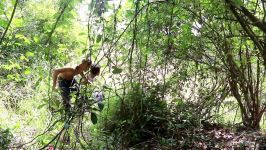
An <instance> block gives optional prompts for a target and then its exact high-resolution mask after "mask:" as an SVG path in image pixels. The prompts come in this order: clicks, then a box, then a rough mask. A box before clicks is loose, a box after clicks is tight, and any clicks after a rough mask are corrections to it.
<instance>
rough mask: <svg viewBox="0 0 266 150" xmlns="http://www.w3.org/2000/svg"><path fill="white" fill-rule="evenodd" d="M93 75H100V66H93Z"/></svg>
mask: <svg viewBox="0 0 266 150" xmlns="http://www.w3.org/2000/svg"><path fill="white" fill-rule="evenodd" d="M90 72H91V74H92V75H94V76H98V75H99V74H100V66H99V65H97V64H93V65H91V71H90Z"/></svg>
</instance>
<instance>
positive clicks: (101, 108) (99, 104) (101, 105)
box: [98, 103, 104, 111]
mask: <svg viewBox="0 0 266 150" xmlns="http://www.w3.org/2000/svg"><path fill="white" fill-rule="evenodd" d="M98 107H99V109H100V111H102V110H103V108H104V104H103V103H98Z"/></svg>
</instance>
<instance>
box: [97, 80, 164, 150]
mask: <svg viewBox="0 0 266 150" xmlns="http://www.w3.org/2000/svg"><path fill="white" fill-rule="evenodd" d="M159 91H160V87H159V86H156V87H151V88H149V90H146V91H145V92H144V91H143V90H142V88H141V86H140V85H139V84H135V85H134V87H133V88H132V89H130V90H129V91H128V92H127V94H126V95H125V96H124V99H117V98H116V99H113V100H111V101H110V107H109V110H108V109H105V110H104V112H103V118H104V120H103V121H102V124H101V125H99V127H100V128H102V129H103V131H104V133H106V134H107V135H108V136H112V139H113V141H114V142H115V143H112V144H111V145H113V144H118V145H122V146H124V147H131V146H133V145H135V144H137V143H140V142H143V141H145V140H149V139H150V138H152V137H154V136H163V135H164V134H165V133H166V130H167V126H168V123H167V116H168V115H169V111H168V109H167V104H166V102H165V101H164V100H162V99H161V98H160V94H159ZM107 110H108V111H107Z"/></svg>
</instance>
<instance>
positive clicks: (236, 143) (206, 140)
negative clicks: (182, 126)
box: [136, 124, 266, 150]
mask: <svg viewBox="0 0 266 150" xmlns="http://www.w3.org/2000/svg"><path fill="white" fill-rule="evenodd" d="M178 132H179V135H178V136H179V137H178V140H177V142H175V143H174V144H169V143H168V144H162V141H161V139H160V140H159V139H156V138H153V139H151V140H148V141H146V142H143V143H141V144H139V145H138V146H137V147H136V148H137V149H138V148H140V147H141V148H140V149H143V148H144V147H145V148H144V149H156V150H158V149H161V150H167V149H182V150H183V149H184V150H186V149H191V150H194V149H200V150H201V149H202V150H235V149H236V150H265V149H266V132H265V131H254V130H236V129H230V128H227V127H222V126H220V125H215V124H209V125H207V126H204V127H203V128H200V129H195V130H193V131H191V130H180V131H178Z"/></svg>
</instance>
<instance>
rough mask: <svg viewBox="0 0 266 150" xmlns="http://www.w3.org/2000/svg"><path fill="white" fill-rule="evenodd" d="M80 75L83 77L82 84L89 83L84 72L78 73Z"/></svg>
mask: <svg viewBox="0 0 266 150" xmlns="http://www.w3.org/2000/svg"><path fill="white" fill-rule="evenodd" d="M80 75H81V77H82V79H83V81H84V82H83V83H84V84H90V83H91V82H90V81H88V79H87V78H86V76H85V75H84V73H83V72H82V73H80Z"/></svg>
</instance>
